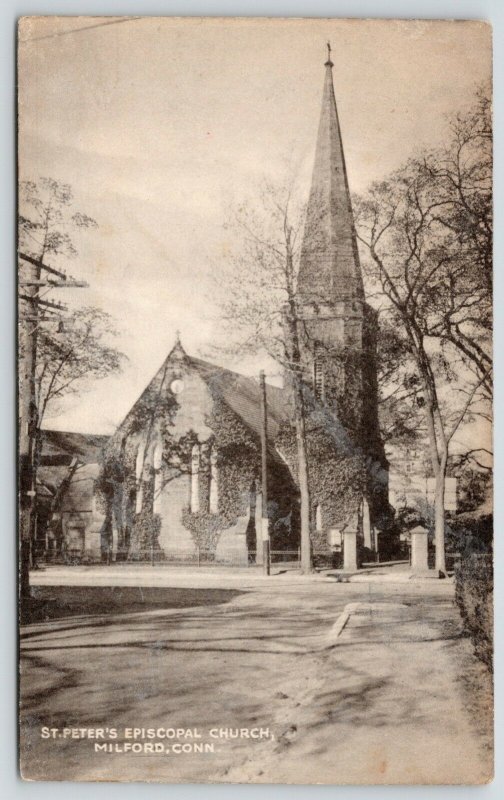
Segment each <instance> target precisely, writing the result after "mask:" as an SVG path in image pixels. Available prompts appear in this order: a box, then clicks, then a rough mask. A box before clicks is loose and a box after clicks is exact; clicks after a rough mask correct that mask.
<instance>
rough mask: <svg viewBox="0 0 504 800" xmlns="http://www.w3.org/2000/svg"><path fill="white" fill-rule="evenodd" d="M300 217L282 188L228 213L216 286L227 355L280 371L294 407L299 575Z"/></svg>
mask: <svg viewBox="0 0 504 800" xmlns="http://www.w3.org/2000/svg"><path fill="white" fill-rule="evenodd" d="M303 212H304V209H303V207H302V205H301V204H300V203H299V202H297V200H296V198H295V197H294V195H293V191H292V188H291V187H289V186H277V185H273V184H271V183H265V184H264V186H263V189H262V192H261V194H260V197H259V200H258V201H257V202H254V203H252V202H249V203H243V204H241V205H239V206H238V207H237V208H235V210H234V212H233V213H232V215H231V221H230V223H229V224H228V225H227V229H228V231H229V233H230V235H231V236H232V237H233V236H234V237H235V239H234V241H233V245H234V246H233V245H232V252H231V255H230V258H229V259H228V262H227V268H226V267H225V268H224V271H222V270H221V271H220V273H219V275H220V277H219V279H218V283H219V285H220V288H221V289H222V290H223V291H222V292H221V309H222V315H223V319H224V323H225V325H226V330H227V332H228V334H229V341H230V344H229V345H228V346H226V347H225V348H224V349H226V350H227V351H228V352H230V353H232V354H233V355H235V356H236V355H241V356H244V355H250V354H258V353H263V354H267V355H268V356H270V357H271V358H272V359H274V361H275V362H276V363H277V364H278V365H279V366H280V367H281V368H282V370H283V373H284V374H285V375H286V378H287V380H288V383H289V388H290V390H291V394H292V400H293V421H294V428H295V434H296V450H297V464H296V466H297V480H298V485H299V492H300V501H301V509H300V517H301V570H302V571H303V572H309V571H311V569H312V554H311V540H310V483H309V463H308V454H307V433H306V414H307V409H306V405H307V399H308V398H307V391H306V387H305V385H304V383H303V371H302V363H301V348H302V341H303V338H302V337H303V336H304V337H306V332H305V331H304V326H303V322H302V317H301V313H300V311H301V309H300V298H299V296H298V282H297V278H298V269H299V252H300V244H301V242H300V239H301V234H302V226H303V222H304V213H303Z"/></svg>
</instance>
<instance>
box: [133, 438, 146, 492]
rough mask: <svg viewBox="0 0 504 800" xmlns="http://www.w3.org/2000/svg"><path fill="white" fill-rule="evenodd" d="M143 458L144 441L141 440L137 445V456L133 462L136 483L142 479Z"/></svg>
mask: <svg viewBox="0 0 504 800" xmlns="http://www.w3.org/2000/svg"><path fill="white" fill-rule="evenodd" d="M144 460H145V442H143V441H142V442H140V444H139V445H138V450H137V457H136V462H135V476H136V479H137V483H138V482H139V481H140V480H141V479H142V475H143V468H144Z"/></svg>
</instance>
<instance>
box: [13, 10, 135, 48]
mask: <svg viewBox="0 0 504 800" xmlns="http://www.w3.org/2000/svg"><path fill="white" fill-rule="evenodd" d="M137 19H145V17H140V16H137V17H121V18H120V19H111V20H107V22H98V23H97V24H96V25H84V26H83V27H82V28H71V29H70V30H69V31H58V32H57V33H47V34H46V35H45V36H33V37H31V38H30V37H29V38H28V39H20V40H19V41H20V42H23V43H26V42H40V41H41V40H42V39H53V38H54V37H55V36H68V34H70V33H81V31H89V30H91V29H92V28H102V27H103V26H104V25H119V24H120V23H121V22H134V21H135V20H137Z"/></svg>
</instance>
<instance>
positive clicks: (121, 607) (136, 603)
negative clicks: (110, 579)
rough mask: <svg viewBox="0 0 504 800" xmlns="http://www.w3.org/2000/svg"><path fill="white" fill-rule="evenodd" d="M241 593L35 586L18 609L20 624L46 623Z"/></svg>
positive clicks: (223, 599)
mask: <svg viewBox="0 0 504 800" xmlns="http://www.w3.org/2000/svg"><path fill="white" fill-rule="evenodd" d="M240 594H243V592H239V591H235V590H233V589H183V588H180V589H177V588H152V587H141V586H58V587H54V586H35V587H33V588H32V601H31V602H30V603H29V604H28V603H25V604H24V607H23V608H22V609H21V611H22V613H21V618H22V622H23V623H25V624H31V623H35V622H50V621H52V620H58V619H65V618H67V617H80V616H84V615H86V616H87V615H97V616H111V615H113V614H135V613H138V612H141V611H155V610H160V609H164V608H191V607H195V606H213V605H220V604H222V603H229V602H230V601H231V600H232V599H233V598H234V597H237V596H238V595H240Z"/></svg>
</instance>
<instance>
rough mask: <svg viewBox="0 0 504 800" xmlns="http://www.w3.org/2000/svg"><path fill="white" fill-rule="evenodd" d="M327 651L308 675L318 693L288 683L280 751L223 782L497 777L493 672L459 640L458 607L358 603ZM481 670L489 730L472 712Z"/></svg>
mask: <svg viewBox="0 0 504 800" xmlns="http://www.w3.org/2000/svg"><path fill="white" fill-rule="evenodd" d="M447 622H449V623H450V626H451V631H450V627H449V628H448V630H447V628H446V623H447ZM449 631H450V632H449ZM327 647H328V648H329V651H330V652H329V655H328V656H327V658H326V660H325V661H323V662H319V664H318V665H317V669H316V672H315V673H314V674H313V675H312V676H311V680H312V685H314V687H315V689H314V691H311V692H309V693H305V694H304V695H303V696H302V697H301V698H300V697H299V696H298V697H297V696H296V686H295V684H294V683H293V684H292V688H291V687H289V685H287V686H286V688H285V694H286V696H287V699H286V701H285V706H284V708H283V710H282V712H281V713H280V715H278V716H277V719H276V724H277V725H278V726H283V728H284V734H283V735H281V736H280V744H279V746H278V747H277V749H276V751H275V752H274V753H271V752H270V753H266V752H264V753H262V754H260V755H259V754H257V755H256V757H255V758H254V759H249V761H248V762H247V764H246V765H241V766H240V767H237V768H236V769H235V770H233V771H232V772H231V773H230V774H229V775H228V776H226V779H228V778H229V779H230V780H233V779H238V776H239V779H240V780H249V781H255V782H265V783H268V782H270V781H274V782H275V783H282V782H286V783H312V782H313V783H335V784H362V783H364V784H397V783H399V784H481V783H486V782H488V781H489V780H491V778H492V775H493V754H492V742H491V736H492V732H491V702H492V701H491V696H490V678H489V675H488V673H486V671H485V668H484V667H483V665H481V664H479V663H478V662H475V659H474V656H473V653H472V648H471V645H470V643H469V642H468V640H467V639H466V638H463V637H462V638H461V637H460V628H459V620H458V617H457V612H456V611H454V609H453V607H452V608H451V609H450V608H449V607H448V606H446V604H445V603H443V602H442V601H441V600H440V601H437V602H434V603H433V604H429V605H428V606H426V607H425V606H423V605H417V606H411V605H409V604H407V603H401V602H373V603H367V602H358V603H351V604H349V605H348V606H347V607H346V609H345V611H344V612H343V613H342V614H341V615H340V617H339V618H338V620H337V621H336V623H335V625H334V626H333V628H332V629H331V630H330V631H329V633H328V636H327ZM474 669H476V670H479V675H480V678H479V680H480V682H479V683H478V685H477V687H476V692H477V693H479V695H480V696H479V698H477V700H476V705H478V703H479V704H480V707H484V709H485V711H484V712H483V713H484V714H485V713H486V720H487V729H486V731H485V732H484V733H483V734H482V731H481V727H480V728H479V729H478V725H477V723H476V721H475V719H474V717H473V718H471V716H470V714H469V711H468V706H469V705H470V704H472V705H473V706H474V698H471V699H470V700H469V695H467V694H466V695H464V691H466V692H467V687H465V688H464V681H465V679H466V673H467V672H470V671H471V670H474ZM473 689H474V687H473ZM485 692H486V696H485ZM300 706H301V708H300ZM481 716H482V714H481V713H480V722H481ZM293 720H295V724H294V726H293V725H292V722H293ZM315 764H316V767H315V768H314V766H313V765H315Z"/></svg>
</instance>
